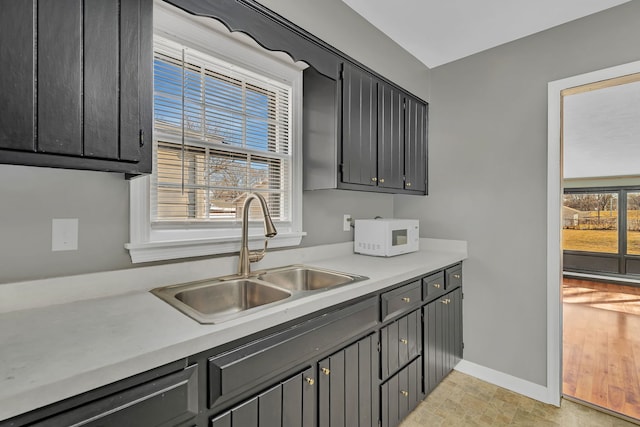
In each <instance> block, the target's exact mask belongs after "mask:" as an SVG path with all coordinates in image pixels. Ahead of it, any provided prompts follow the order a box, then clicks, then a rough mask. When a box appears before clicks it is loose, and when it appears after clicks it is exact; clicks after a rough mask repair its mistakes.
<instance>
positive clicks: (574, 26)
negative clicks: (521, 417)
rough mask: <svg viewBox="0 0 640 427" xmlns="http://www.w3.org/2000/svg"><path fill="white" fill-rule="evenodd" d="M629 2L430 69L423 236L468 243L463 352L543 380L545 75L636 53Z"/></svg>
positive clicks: (401, 199)
mask: <svg viewBox="0 0 640 427" xmlns="http://www.w3.org/2000/svg"><path fill="white" fill-rule="evenodd" d="M638 22H640V2H629V3H626V4H624V5H621V6H618V7H616V8H614V9H610V10H608V11H604V12H601V13H598V14H596V15H592V16H589V17H585V18H583V19H580V20H577V21H573V22H571V23H568V24H565V25H562V26H560V27H557V28H553V29H550V30H547V31H544V32H541V33H538V34H535V35H533V36H530V37H527V38H524V39H521V40H518V41H515V42H512V43H509V44H506V45H503V46H500V47H497V48H494V49H491V50H488V51H485V52H483V53H479V54H476V55H473V56H471V57H468V58H465V59H462V60H459V61H457V62H453V63H450V64H447V65H443V66H441V67H437V68H434V69H432V70H431V105H430V120H429V121H430V135H429V178H430V182H429V196H428V197H427V198H424V199H423V198H412V197H407V196H399V195H398V196H395V202H394V213H395V215H396V216H398V217H418V218H420V219H421V234H422V235H423V236H424V237H439V238H453V239H464V240H468V242H469V259H468V261H466V262H465V264H464V275H465V281H464V284H465V285H464V286H465V299H464V341H465V349H464V352H465V353H464V358H465V359H466V360H468V361H470V362H473V363H476V364H478V365H482V366H485V367H488V368H492V369H494V370H497V371H500V372H503V373H506V374H509V375H512V376H515V377H518V378H521V379H524V380H527V381H530V382H533V383H535V384H539V385H546V378H547V370H546V351H547V348H546V343H547V341H546V331H547V329H546V327H547V326H546V321H547V313H546V290H547V284H546V215H547V210H546V209H547V207H546V176H547V172H546V168H547V83H548V82H550V81H554V80H558V79H562V78H565V77H569V76H573V75H577V74H582V73H586V72H589V71H593V70H599V69H602V68H607V67H611V66H615V65H619V64H623V63H627V62H632V61H637V60H639V59H640V45H639V44H638V40H640V25H638Z"/></svg>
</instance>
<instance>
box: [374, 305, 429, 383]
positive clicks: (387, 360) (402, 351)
mask: <svg viewBox="0 0 640 427" xmlns="http://www.w3.org/2000/svg"><path fill="white" fill-rule="evenodd" d="M421 324H422V315H421V313H420V310H419V309H418V310H415V311H413V312H411V313H409V314H408V315H406V316H404V317H401V318H400V319H398V320H396V321H395V322H393V323H392V324H390V325H388V326H385V327H384V328H382V329H381V331H380V332H381V343H380V352H381V354H382V379H385V378H387V377H388V376H389V375H391V374H393V373H394V372H396V371H397V370H398V369H399V368H400V367H402V366H404V365H405V364H407V362H409V360H411V359H413V358H414V357H416V356H418V355H419V354H420V349H421V348H422V337H421V334H422V328H421Z"/></svg>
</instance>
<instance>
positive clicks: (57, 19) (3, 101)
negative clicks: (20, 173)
mask: <svg viewBox="0 0 640 427" xmlns="http://www.w3.org/2000/svg"><path fill="white" fill-rule="evenodd" d="M0 8H1V9H2V14H0V61H1V63H2V66H3V73H1V74H0V163H10V164H21V165H30V166H49V167H61V168H69V169H88V170H100V171H114V172H125V173H128V174H141V173H149V172H151V164H152V162H151V127H152V123H151V121H152V115H151V108H152V92H153V87H152V85H153V75H152V49H153V45H152V40H153V28H152V14H153V3H152V1H151V0H93V1H80V0H38V1H29V2H27V1H20V2H16V1H11V0H0Z"/></svg>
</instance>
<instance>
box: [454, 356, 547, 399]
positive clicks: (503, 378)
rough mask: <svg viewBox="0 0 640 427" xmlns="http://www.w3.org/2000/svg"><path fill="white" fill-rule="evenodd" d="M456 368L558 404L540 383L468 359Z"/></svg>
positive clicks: (508, 388) (535, 397) (492, 382)
mask: <svg viewBox="0 0 640 427" xmlns="http://www.w3.org/2000/svg"><path fill="white" fill-rule="evenodd" d="M455 370H456V371H458V372H462V373H463V374H467V375H471V376H472V377H476V378H478V379H480V380H482V381H486V382H488V383H491V384H493V385H497V386H498V387H502V388H506V389H507V390H511V391H513V392H515V393H518V394H522V395H524V396H527V397H530V398H532V399H535V400H538V401H540V402H543V403H548V404H550V405H555V404H556V403H555V402H553V401H552V399H550V396H549V395H550V393H549V390H548V388H547V387H545V386H541V385H540V384H536V383H532V382H530V381H526V380H523V379H521V378H518V377H514V376H512V375H509V374H505V373H503V372H500V371H496V370H493V369H491V368H487V367H484V366H481V365H478V364H475V363H473V362H469V361H466V360H461V361H460V363H458V365H456V367H455Z"/></svg>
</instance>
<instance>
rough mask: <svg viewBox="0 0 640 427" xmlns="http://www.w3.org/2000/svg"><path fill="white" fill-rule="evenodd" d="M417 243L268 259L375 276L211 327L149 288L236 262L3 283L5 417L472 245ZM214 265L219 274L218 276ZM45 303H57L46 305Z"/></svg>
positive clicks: (386, 282) (0, 415)
mask: <svg viewBox="0 0 640 427" xmlns="http://www.w3.org/2000/svg"><path fill="white" fill-rule="evenodd" d="M420 244H421V250H420V251H418V252H415V253H411V254H405V255H401V256H396V257H393V258H377V257H370V256H363V255H356V254H353V252H352V249H351V245H349V244H337V245H326V247H315V248H303V249H294V250H287V251H277V252H273V253H269V254H267V258H269V257H271V261H270V262H267V263H265V262H261V263H260V264H259V265H258V266H257V267H254V269H255V270H257V269H262V268H268V267H275V266H283V265H289V264H299V263H304V264H307V265H311V266H315V267H321V268H327V269H331V270H336V271H342V272H347V273H353V274H358V275H363V276H367V277H369V278H370V279H368V280H365V281H361V282H357V283H353V284H350V285H347V286H343V287H339V288H336V289H328V290H323V291H320V292H317V293H315V294H313V295H310V296H308V297H305V298H299V299H296V300H292V301H290V302H284V303H280V304H277V305H275V306H273V307H269V308H264V309H262V310H260V311H258V312H256V313H253V314H247V315H246V316H243V317H241V318H239V319H234V320H230V321H227V322H224V323H221V324H214V325H201V324H199V323H197V322H196V321H194V320H192V319H191V318H189V317H187V316H186V315H184V314H182V313H181V312H179V311H178V310H176V309H175V308H173V307H171V306H169V305H168V304H167V303H165V302H163V301H162V300H160V299H159V298H157V297H156V296H154V295H152V294H151V293H149V292H148V290H149V289H151V288H153V287H156V286H163V285H166V284H171V282H173V283H180V282H188V281H191V280H198V279H202V278H206V277H207V275H208V277H215V276H221V275H225V274H229V273H231V272H232V271H230V270H231V269H232V268H233V262H234V259H232V257H229V259H224V258H223V259H217V260H212V261H210V263H208V264H207V263H199V262H192V263H188V262H187V263H184V264H178V265H176V264H172V265H171V267H168V266H156V267H145V268H138V269H131V270H126V271H119V272H107V273H96V274H91V275H82V276H73V277H70V278H57V279H49V280H42V281H34V282H23V283H17V284H9V285H0V301H2V305H1V306H0V343H1V345H0V420H4V419H7V418H11V417H13V416H15V415H18V414H21V413H24V412H28V411H30V410H33V409H36V408H39V407H42V406H44V405H48V404H50V403H54V402H56V401H59V400H62V399H65V398H67V397H71V396H74V395H77V394H80V393H83V392H86V391H89V390H92V389H94V388H97V387H100V386H103V385H106V384H109V383H112V382H115V381H118V380H120V379H123V378H126V377H129V376H131V375H135V374H138V373H140V372H143V371H146V370H149V369H152V368H155V367H158V366H161V365H164V364H167V363H170V362H173V361H175V360H178V359H181V358H184V357H187V356H190V355H192V354H195V353H198V352H201V351H205V350H208V349H211V348H214V347H217V346H219V345H222V344H225V343H228V342H230V341H233V340H235V339H237V338H239V337H242V336H246V335H250V334H253V333H256V332H259V331H261V330H264V329H267V328H270V327H273V326H277V325H278V324H282V323H284V322H287V321H290V320H294V319H296V318H299V317H302V316H305V315H307V314H309V313H311V312H314V311H317V310H322V309H324V308H327V307H330V306H332V305H335V304H337V303H340V302H343V301H347V300H350V299H353V298H357V297H360V296H362V295H366V294H368V293H371V292H375V291H378V290H381V289H384V288H386V287H389V286H391V285H394V284H396V283H399V282H402V281H405V280H409V279H412V278H414V277H417V276H420V275H424V274H426V273H429V272H431V271H434V270H438V269H441V268H443V267H446V266H448V265H451V264H455V263H457V262H459V261H462V260H463V259H465V258H466V257H467V247H466V242H461V241H449V240H436V239H421V242H420ZM168 268H170V269H171V272H172V274H170V275H168V278H167V274H166V271H165V269H168ZM212 268H213V271H215V272H216V274H211V271H212ZM177 277H184V279H181V280H178V279H177ZM116 280H117V283H116V282H115V281H116ZM87 283H89V284H90V286H89V285H87ZM123 283H124V284H123ZM127 283H129V284H130V285H127ZM81 284H83V286H81ZM111 284H113V285H112V286H110V285H111ZM105 287H106V288H105ZM29 294H30V295H37V296H36V297H34V298H31V300H32V301H31V303H26V302H25V301H24V299H25V298H27V299H29ZM61 294H62V296H61ZM47 300H49V301H50V304H53V305H47V304H46V302H47Z"/></svg>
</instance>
